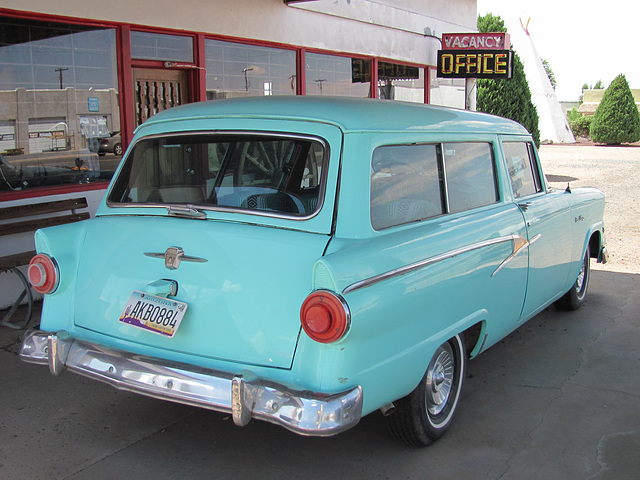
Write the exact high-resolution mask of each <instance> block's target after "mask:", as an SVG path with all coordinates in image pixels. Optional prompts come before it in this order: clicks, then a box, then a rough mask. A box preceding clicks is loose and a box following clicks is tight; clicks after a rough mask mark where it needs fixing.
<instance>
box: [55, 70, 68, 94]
mask: <svg viewBox="0 0 640 480" xmlns="http://www.w3.org/2000/svg"><path fill="white" fill-rule="evenodd" d="M66 70H69V69H68V68H56V72H58V77H60V90H62V72H64V71H66Z"/></svg>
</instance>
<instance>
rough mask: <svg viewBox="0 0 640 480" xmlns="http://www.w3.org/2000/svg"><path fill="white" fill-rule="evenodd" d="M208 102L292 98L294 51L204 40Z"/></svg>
mask: <svg viewBox="0 0 640 480" xmlns="http://www.w3.org/2000/svg"><path fill="white" fill-rule="evenodd" d="M205 52H206V62H207V99H209V100H212V99H219V98H233V97H248V96H255V95H295V94H296V92H297V89H296V53H295V52H294V51H293V50H284V49H279V48H270V47H259V46H254V45H243V44H239V43H231V42H223V41H218V40H207V41H206V42H205Z"/></svg>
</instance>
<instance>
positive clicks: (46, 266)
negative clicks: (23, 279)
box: [27, 253, 58, 293]
mask: <svg viewBox="0 0 640 480" xmlns="http://www.w3.org/2000/svg"><path fill="white" fill-rule="evenodd" d="M27 277H28V278H29V283H30V284H31V286H33V289H34V290H35V291H36V292H39V293H51V292H53V291H54V290H55V289H56V287H57V286H58V267H57V266H56V264H55V262H54V260H53V259H52V258H51V257H49V256H48V255H45V254H42V253H40V254H38V255H36V256H35V257H33V258H32V259H31V262H29V268H28V270H27Z"/></svg>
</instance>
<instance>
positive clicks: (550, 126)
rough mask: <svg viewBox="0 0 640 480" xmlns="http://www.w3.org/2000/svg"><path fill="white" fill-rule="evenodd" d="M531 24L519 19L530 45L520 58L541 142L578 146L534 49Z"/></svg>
mask: <svg viewBox="0 0 640 480" xmlns="http://www.w3.org/2000/svg"><path fill="white" fill-rule="evenodd" d="M529 20H531V19H529ZM529 20H527V25H522V19H520V24H521V25H522V28H523V30H524V32H525V33H526V34H527V35H526V36H527V40H528V42H527V43H528V45H525V46H523V48H522V51H520V50H518V54H519V55H520V57H521V59H522V63H523V64H524V73H525V75H526V76H527V80H528V82H529V90H531V100H532V101H533V104H534V105H535V106H536V109H537V110H538V117H539V118H540V123H539V124H538V128H539V130H540V142H541V143H575V141H576V140H575V138H574V137H573V133H572V132H571V128H570V127H569V122H568V121H567V117H566V116H565V114H564V112H563V111H562V107H561V106H560V102H559V101H558V97H556V93H555V91H554V90H553V87H552V86H551V81H550V80H549V77H548V76H547V72H546V70H545V69H544V65H543V64H542V60H541V59H540V57H539V56H538V52H537V51H536V47H535V46H534V45H533V39H532V38H531V35H530V34H529Z"/></svg>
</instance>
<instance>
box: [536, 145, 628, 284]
mask: <svg viewBox="0 0 640 480" xmlns="http://www.w3.org/2000/svg"><path fill="white" fill-rule="evenodd" d="M540 160H541V162H542V168H543V170H544V173H545V174H546V175H547V179H548V180H549V183H550V184H551V186H552V187H555V188H566V186H567V183H569V184H570V185H571V187H596V188H598V189H600V190H602V191H603V192H604V194H605V196H606V206H605V214H604V223H605V229H606V238H607V248H608V250H609V262H608V263H607V264H606V265H601V264H597V265H596V263H595V262H592V264H591V266H592V268H597V269H601V270H608V271H614V272H625V273H640V258H639V255H638V253H639V252H638V247H639V246H640V146H637V145H630V146H618V147H613V146H593V145H585V144H580V143H577V144H572V145H542V146H541V147H540Z"/></svg>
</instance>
